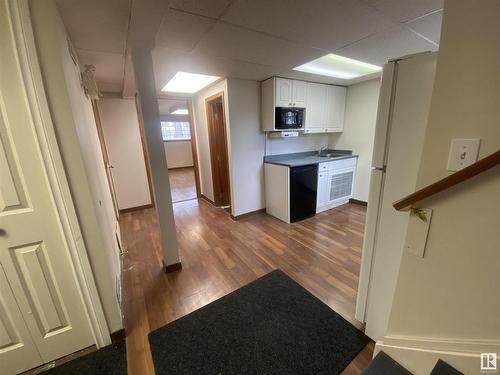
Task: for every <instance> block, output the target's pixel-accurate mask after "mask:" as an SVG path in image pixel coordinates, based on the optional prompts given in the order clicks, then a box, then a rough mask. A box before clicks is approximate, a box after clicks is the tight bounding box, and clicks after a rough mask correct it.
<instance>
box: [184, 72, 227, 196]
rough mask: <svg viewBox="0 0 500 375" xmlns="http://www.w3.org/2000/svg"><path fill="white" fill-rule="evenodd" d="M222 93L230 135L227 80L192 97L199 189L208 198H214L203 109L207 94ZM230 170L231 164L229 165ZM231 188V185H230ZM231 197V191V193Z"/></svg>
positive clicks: (205, 114) (205, 115)
mask: <svg viewBox="0 0 500 375" xmlns="http://www.w3.org/2000/svg"><path fill="white" fill-rule="evenodd" d="M219 92H223V93H224V113H225V117H226V118H225V120H226V133H227V136H228V138H229V137H230V130H229V127H230V124H229V116H228V112H229V110H228V106H227V80H225V79H224V80H221V81H219V82H217V83H215V84H214V85H212V86H210V87H207V88H206V89H204V90H202V91H201V92H199V93H198V94H197V95H196V96H195V97H194V98H193V119H194V123H195V128H196V145H197V149H198V150H197V151H198V164H199V172H200V189H201V194H203V195H204V196H205V197H207V198H208V199H211V200H212V201H213V200H214V189H213V185H212V164H211V162H210V145H209V142H208V127H207V113H206V110H205V99H206V98H208V97H209V96H212V95H214V94H217V93H219ZM228 154H229V163H230V164H231V145H230V144H229V142H228ZM229 168H230V171H231V165H229ZM231 189H232V186H231ZM231 197H232V193H231Z"/></svg>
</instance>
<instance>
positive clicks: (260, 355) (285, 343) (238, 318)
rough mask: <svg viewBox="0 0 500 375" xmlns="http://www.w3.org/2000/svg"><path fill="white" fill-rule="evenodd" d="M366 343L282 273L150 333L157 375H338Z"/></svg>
mask: <svg viewBox="0 0 500 375" xmlns="http://www.w3.org/2000/svg"><path fill="white" fill-rule="evenodd" d="M368 341H369V338H368V337H366V336H365V335H364V334H363V333H362V332H361V331H359V330H358V329H356V328H355V327H354V326H353V325H352V324H350V323H349V322H347V321H346V320H344V319H343V318H342V317H341V316H340V315H338V314H337V313H336V312H335V311H333V310H331V309H330V308H329V307H328V306H326V305H325V304H323V303H322V302H321V301H320V300H318V299H317V298H316V297H314V296H313V295H312V294H310V293H309V292H308V291H306V290H305V289H304V288H302V287H301V286H300V285H299V284H297V283H296V282H295V281H293V280H292V279H290V278H289V277H288V276H287V275H286V274H285V273H283V272H282V271H280V270H276V271H273V272H271V273H269V274H267V275H265V276H264V277H261V278H260V279H258V280H256V281H254V282H252V283H250V284H248V285H246V286H244V287H243V288H241V289H238V290H237V291H235V292H233V293H231V294H228V295H227V296H224V297H222V298H220V299H219V300H217V301H215V302H212V303H211V304H209V305H207V306H204V307H202V308H201V309H199V310H196V311H194V312H192V313H191V314H189V315H186V316H184V317H182V318H180V319H178V320H176V321H174V322H172V323H170V324H168V325H166V326H164V327H162V328H159V329H157V330H156V331H153V332H151V333H150V335H149V342H150V346H151V352H152V354H153V362H154V365H155V369H156V375H163V374H169V375H177V374H214V375H215V374H217V375H226V374H287V375H290V374H314V375H319V374H329V375H332V374H338V373H340V372H341V371H342V370H343V369H344V368H345V367H346V366H347V365H348V364H349V363H350V362H351V360H352V359H353V358H354V357H355V356H356V355H357V354H358V353H359V352H360V351H361V349H363V347H364V346H365V345H366V344H367V343H368Z"/></svg>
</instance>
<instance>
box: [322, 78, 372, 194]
mask: <svg viewBox="0 0 500 375" xmlns="http://www.w3.org/2000/svg"><path fill="white" fill-rule="evenodd" d="M379 89H380V79H378V78H377V79H373V80H371V81H367V82H362V83H358V84H356V85H353V86H349V87H348V88H347V98H346V111H345V123H344V131H343V132H342V133H340V134H332V135H331V136H330V147H331V148H335V149H339V150H352V152H353V153H354V154H357V155H359V156H358V163H357V168H356V179H355V181H354V191H353V198H354V199H358V200H361V201H364V202H367V201H368V191H369V185H370V175H371V162H372V153H373V141H374V136H375V123H376V117H377V104H378V97H379Z"/></svg>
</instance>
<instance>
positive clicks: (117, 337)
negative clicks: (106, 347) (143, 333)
mask: <svg viewBox="0 0 500 375" xmlns="http://www.w3.org/2000/svg"><path fill="white" fill-rule="evenodd" d="M109 336H110V337H111V342H112V343H113V344H114V343H115V342H118V341H122V340H123V339H125V337H126V335H125V328H122V329H119V330H118V331H116V332H113V333H112V334H110V335H109Z"/></svg>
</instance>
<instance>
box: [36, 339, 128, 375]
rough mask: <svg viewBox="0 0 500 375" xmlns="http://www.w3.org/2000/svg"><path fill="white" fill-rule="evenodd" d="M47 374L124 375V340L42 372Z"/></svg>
mask: <svg viewBox="0 0 500 375" xmlns="http://www.w3.org/2000/svg"><path fill="white" fill-rule="evenodd" d="M43 374H44V375H45V374H48V375H70V374H71V375H73V374H75V375H126V374H127V353H126V350H125V340H122V341H119V342H117V343H115V344H112V345H108V346H106V347H104V348H101V349H99V350H96V351H95V352H92V353H90V354H87V355H85V356H83V357H80V358H76V359H74V360H72V361H70V362H67V363H64V364H62V365H60V366H57V367H54V368H53V369H50V370H48V371H45V372H43Z"/></svg>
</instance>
